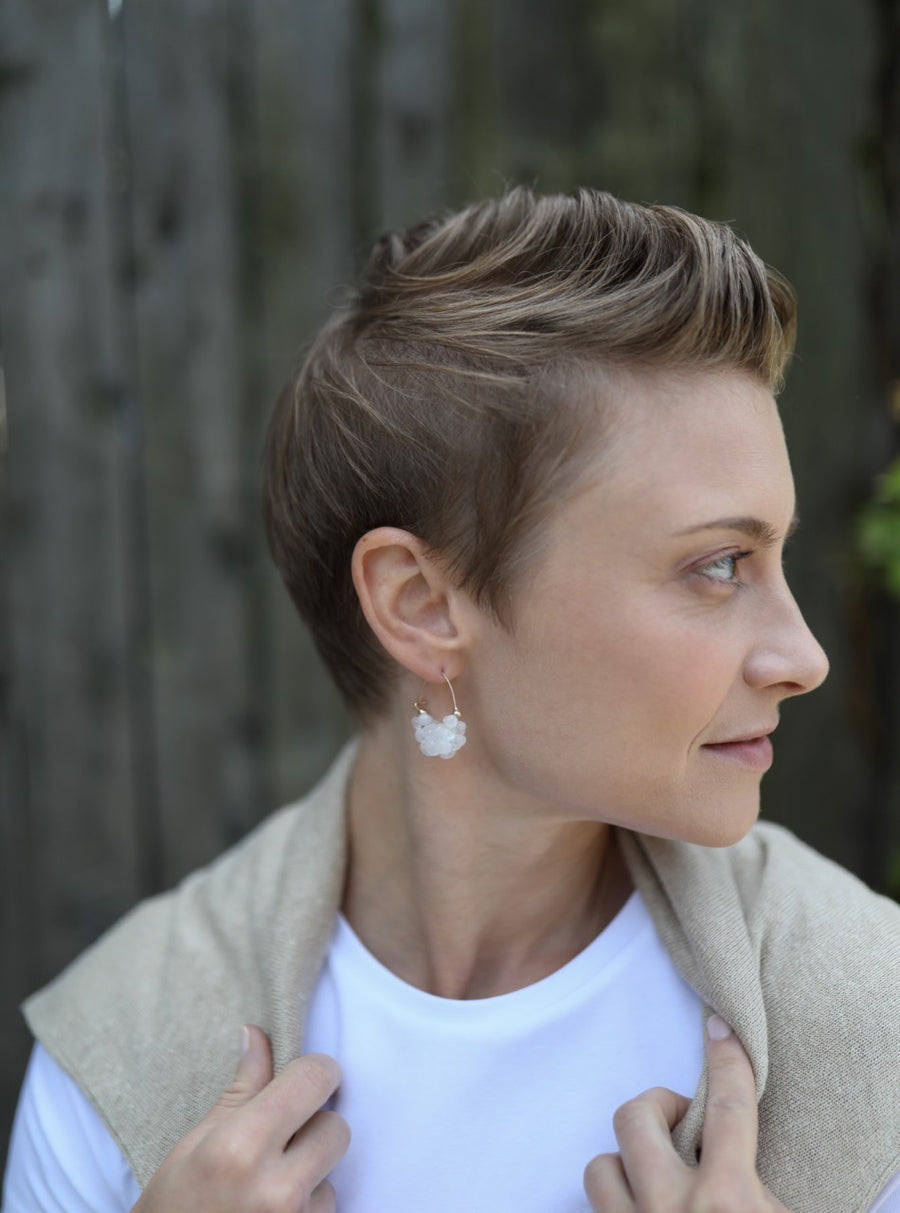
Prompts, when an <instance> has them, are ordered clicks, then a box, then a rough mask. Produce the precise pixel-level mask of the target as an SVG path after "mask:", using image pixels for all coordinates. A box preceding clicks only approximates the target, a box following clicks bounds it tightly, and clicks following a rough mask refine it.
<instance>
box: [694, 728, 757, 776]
mask: <svg viewBox="0 0 900 1213" xmlns="http://www.w3.org/2000/svg"><path fill="white" fill-rule="evenodd" d="M771 732H772V729H766V730H765V731H760V732H759V733H756V734H754V735H747V736H744V737H737V738H735V739H734V740H732V741H714V742H707V743H706V745H704V746H703V749H704V750H707V751H708V752H709V753H710V754H713V755H715V756H716V757H718V758H724V759H727V760H729V761H731V762H736V763H739V764H740V765H741V766H744V767H748V768H749V769H750V770H753V771H768V769H769V767H770V766H771V765H772V760H773V758H774V754H773V751H772V742H771V740H770V739H769V736H768V734H769V733H771Z"/></svg>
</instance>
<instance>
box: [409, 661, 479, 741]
mask: <svg viewBox="0 0 900 1213" xmlns="http://www.w3.org/2000/svg"><path fill="white" fill-rule="evenodd" d="M441 678H443V680H444V682H446V684H447V686H448V687H449V688H450V698H451V699H452V700H453V713H452V715H447V716H445V717H444V719H443V720H435V719H434V717H433V716H430V715H429V714H428V712H427V711H426V708H427V707H428V701H427V699H423V698H422V691H424V690H425V683H424V682H423V683H422V691H420V692H419V698H418V699H417V700H416V702H415V703H414V704H413V707H414V708H415V709H416V713H417V714H416V715H415V716H413V718H412V721H411V724H412V727H413V732H414V733H415V735H416V741H417V742H418V743H419V749H420V750H421V751H422V753H423V754H424V755H425V757H426V758H452V757H453V755H454V754H455V753H456V752H457V750H461V749H462V748H463V746H464V745H465V744H466V722H465V721H464V720H463V718H462V717H461V716H460V714H459V708H458V707H457V706H456V696H455V695H454V693H453V684H452V683H451V681H450V679H449V678H448V677H447V675H446V674H445V673H444V671H443V670H441Z"/></svg>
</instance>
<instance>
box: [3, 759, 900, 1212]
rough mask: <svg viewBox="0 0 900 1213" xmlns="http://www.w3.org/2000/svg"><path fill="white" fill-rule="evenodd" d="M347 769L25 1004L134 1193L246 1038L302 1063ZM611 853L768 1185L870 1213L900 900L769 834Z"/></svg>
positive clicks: (897, 1068) (891, 1102)
mask: <svg viewBox="0 0 900 1213" xmlns="http://www.w3.org/2000/svg"><path fill="white" fill-rule="evenodd" d="M351 761H352V749H349V748H348V750H346V751H345V752H344V753H343V754H342V755H341V757H340V758H339V759H338V761H337V762H336V763H335V765H334V767H333V768H332V770H331V771H330V772H329V774H328V776H327V777H326V778H325V780H324V781H323V782H322V783H321V784H320V785H319V787H318V788H317V789H315V791H313V792H312V793H311V795H310V796H309V797H307V799H306V800H304V801H302V802H300V803H299V804H297V805H294V806H291V807H289V808H287V809H283V810H282V811H281V812H280V813H278V814H276V815H275V816H274V817H272V818H270V819H269V820H268V821H267V822H265V823H264V824H263V825H262V826H261V827H259V828H258V829H257V830H256V831H255V832H254V833H252V834H251V835H250V836H249V837H248V838H246V839H245V840H244V841H243V842H242V843H241V844H240V845H238V846H237V847H235V848H233V849H232V850H230V851H229V852H227V853H226V854H225V855H224V856H222V857H221V858H220V859H219V860H217V861H216V862H215V863H214V864H212V865H211V866H210V867H209V868H206V869H204V870H202V871H200V872H197V873H195V874H194V875H193V876H191V877H190V878H189V879H188V880H186V881H185V882H184V883H183V884H182V885H181V886H179V888H177V889H175V890H174V891H173V892H171V893H167V894H165V895H163V896H161V897H157V898H154V899H152V900H151V901H148V902H145V903H144V904H143V905H140V906H138V907H137V909H135V910H134V911H133V912H132V913H131V914H129V915H128V916H127V917H126V918H124V919H123V920H122V921H121V922H120V923H119V924H118V925H117V926H115V927H114V928H113V929H112V930H111V931H110V932H109V933H108V934H107V935H106V936H105V937H104V938H103V939H101V940H100V942H99V943H97V944H96V945H95V946H94V947H93V948H91V949H90V950H89V951H88V952H86V953H85V954H84V955H83V956H81V957H80V958H79V959H78V960H77V961H76V962H75V963H74V964H73V965H71V966H70V967H69V968H68V969H67V970H66V971H65V972H64V973H63V974H62V975H61V976H60V977H58V978H57V979H56V980H55V981H54V982H53V983H52V984H51V985H49V986H47V987H46V988H45V989H44V990H42V991H41V992H39V993H38V994H36V995H34V996H33V997H32V998H31V999H30V1000H29V1001H28V1002H27V1003H26V1004H25V1014H26V1018H27V1020H28V1023H29V1025H30V1027H31V1029H32V1031H33V1032H34V1034H35V1036H36V1037H37V1038H38V1039H39V1040H41V1041H42V1043H43V1044H44V1045H45V1047H46V1048H47V1049H48V1050H49V1051H50V1053H51V1054H52V1055H53V1056H54V1057H55V1058H56V1059H57V1061H59V1062H60V1063H61V1065H62V1066H63V1067H64V1068H65V1069H66V1070H67V1071H68V1072H69V1073H70V1074H71V1075H72V1076H73V1077H74V1079H75V1080H76V1082H78V1084H79V1085H80V1086H81V1088H82V1090H83V1091H84V1092H85V1093H86V1094H87V1095H88V1097H89V1098H90V1099H91V1100H92V1101H93V1103H94V1104H95V1105H96V1107H97V1109H98V1110H99V1112H100V1114H101V1115H102V1117H103V1119H104V1121H105V1122H106V1124H107V1125H108V1126H109V1128H110V1130H111V1131H112V1133H113V1135H114V1136H115V1138H116V1140H117V1141H118V1142H119V1144H120V1145H121V1147H122V1149H123V1150H124V1152H125V1154H126V1156H127V1158H128V1159H129V1161H130V1163H131V1165H132V1167H133V1169H134V1172H135V1174H136V1176H137V1178H138V1181H139V1182H140V1183H141V1184H146V1183H147V1181H148V1180H149V1178H150V1176H151V1175H152V1174H153V1172H154V1171H155V1170H156V1168H157V1167H158V1166H159V1164H160V1162H161V1161H162V1159H163V1158H164V1157H165V1155H166V1154H167V1152H168V1151H169V1149H170V1148H171V1147H172V1146H173V1145H174V1143H175V1142H176V1141H178V1140H179V1138H181V1137H182V1136H183V1135H184V1133H185V1132H186V1131H187V1130H188V1129H190V1128H191V1127H192V1126H193V1125H194V1124H196V1123H197V1121H198V1120H200V1119H201V1117H202V1116H203V1115H204V1114H205V1113H206V1111H207V1110H208V1109H209V1107H210V1106H211V1105H212V1104H213V1103H214V1102H215V1100H216V1099H217V1097H218V1095H219V1093H220V1091H221V1090H222V1089H223V1088H224V1087H225V1086H227V1084H228V1082H229V1081H230V1079H231V1075H232V1073H233V1070H234V1065H235V1062H236V1055H237V1042H238V1031H239V1027H240V1025H241V1024H243V1023H247V1022H250V1023H257V1024H260V1025H261V1026H262V1027H263V1028H265V1029H266V1031H267V1032H269V1034H270V1035H271V1038H272V1043H273V1047H274V1052H275V1060H276V1066H277V1067H279V1068H280V1067H281V1066H283V1065H284V1064H285V1062H286V1061H288V1060H289V1059H290V1058H291V1057H292V1056H294V1055H295V1054H296V1052H297V1050H298V1046H299V1042H300V1041H301V1039H302V1032H303V1022H304V1017H305V1010H306V1006H307V1003H308V1000H309V997H310V994H311V991H312V989H313V985H314V983H315V980H316V976H317V973H318V970H319V968H320V965H321V963H322V959H323V956H324V954H325V950H326V948H327V945H328V940H329V937H330V934H331V930H332V926H333V922H334V917H335V914H336V912H337V909H338V905H339V901H340V897H341V891H342V886H343V880H344V867H345V862H346V837H345V822H344V791H345V787H346V780H347V774H348V770H349V766H350V763H351ZM621 842H622V847H623V850H624V853H625V857H626V860H627V863H628V866H629V869H630V871H631V874H632V877H633V879H634V882H635V884H636V886H637V887H638V889H639V890H640V892H641V894H642V896H643V897H644V900H645V901H646V904H647V906H648V908H649V910H650V913H651V914H652V916H653V919H654V921H655V923H656V926H657V928H658V930H659V932H660V934H661V936H662V939H663V941H664V942H665V944H666V947H667V948H668V949H669V951H670V953H671V955H672V956H673V958H674V960H675V962H676V964H677V965H678V967H679V969H680V970H681V972H682V973H683V975H684V976H685V977H686V978H687V980H688V981H689V982H690V983H691V985H692V986H693V987H694V988H695V989H696V990H697V991H698V992H699V993H700V995H701V996H702V998H703V999H704V1001H705V1003H706V1004H707V1005H708V1006H709V1007H710V1008H713V1009H715V1010H716V1011H718V1012H719V1013H720V1014H722V1015H723V1016H724V1017H725V1018H726V1019H727V1020H728V1021H729V1022H730V1023H731V1024H732V1025H733V1026H734V1028H735V1029H736V1031H737V1032H738V1034H739V1036H740V1038H741V1040H742V1041H743V1042H744V1045H745V1047H746V1049H747V1050H748V1052H749V1054H750V1057H751V1059H752V1062H753V1067H754V1071H755V1074H756V1087H757V1092H758V1096H759V1108H760V1148H759V1160H758V1163H759V1170H760V1174H761V1176H762V1178H763V1180H764V1181H765V1182H766V1183H767V1184H768V1185H769V1187H770V1188H771V1189H772V1190H773V1191H774V1192H775V1193H776V1194H777V1196H778V1197H779V1198H780V1199H781V1200H782V1201H783V1202H784V1203H785V1204H786V1205H787V1206H788V1207H789V1208H790V1209H792V1210H795V1211H796V1213H857V1211H860V1213H861V1211H862V1210H865V1209H866V1208H867V1207H868V1205H869V1203H870V1202H871V1201H872V1199H873V1198H874V1196H875V1195H876V1194H877V1192H878V1191H879V1190H880V1188H881V1187H882V1186H883V1184H884V1183H885V1182H886V1181H887V1179H888V1178H889V1177H890V1176H891V1175H892V1174H893V1173H894V1172H895V1171H896V1170H898V1169H900V906H897V905H895V904H894V903H893V902H889V901H887V900H886V899H884V898H879V897H876V896H875V895H874V894H872V893H871V892H869V891H868V890H867V889H866V888H865V887H864V886H863V885H861V884H860V883H859V882H858V881H857V880H855V879H854V878H853V877H852V876H850V875H848V874H847V873H846V872H844V871H842V870H841V869H840V868H838V867H836V866H835V865H833V864H831V863H830V862H828V861H827V860H825V859H823V858H821V857H820V856H818V855H816V854H815V853H814V852H813V851H811V850H809V849H808V848H807V847H805V846H804V845H803V844H802V843H800V842H798V841H797V840H796V839H795V838H793V837H792V836H791V835H790V834H788V833H787V832H786V831H784V830H781V829H779V828H777V827H775V826H772V825H759V826H757V827H756V828H755V829H754V830H753V831H752V832H751V833H750V835H749V836H748V837H747V838H746V839H744V841H743V842H741V843H739V844H738V845H737V846H734V847H729V848H727V849H725V850H709V849H706V848H703V847H697V846H692V845H690V844H685V843H674V842H665V841H662V840H659V839H653V838H647V837H643V836H638V835H633V834H628V833H624V832H623V833H622V834H621ZM665 1013H666V1009H665V1007H660V1008H659V1014H660V1015H665ZM704 1098H705V1078H704V1079H703V1080H701V1084H700V1089H699V1090H698V1091H697V1093H696V1096H695V1099H694V1101H693V1103H692V1105H691V1108H690V1111H689V1112H688V1115H687V1117H686V1119H685V1121H684V1122H683V1123H682V1125H681V1126H680V1127H679V1129H678V1130H677V1131H676V1135H675V1140H676V1145H677V1146H678V1149H679V1151H680V1152H681V1154H682V1157H683V1158H685V1159H686V1160H690V1159H692V1158H694V1157H695V1151H696V1147H697V1144H698V1141H699V1135H700V1130H701V1127H702V1120H703V1106H704ZM585 1161H587V1160H585Z"/></svg>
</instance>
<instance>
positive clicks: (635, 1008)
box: [3, 894, 900, 1213]
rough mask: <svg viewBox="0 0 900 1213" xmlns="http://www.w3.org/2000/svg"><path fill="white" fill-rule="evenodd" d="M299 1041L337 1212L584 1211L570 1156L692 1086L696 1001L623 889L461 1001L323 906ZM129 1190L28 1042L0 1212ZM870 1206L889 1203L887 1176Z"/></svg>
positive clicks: (122, 1201)
mask: <svg viewBox="0 0 900 1213" xmlns="http://www.w3.org/2000/svg"><path fill="white" fill-rule="evenodd" d="M303 1049H304V1051H306V1052H312V1051H315V1052H323V1053H328V1054H330V1055H331V1056H333V1057H336V1058H337V1059H338V1060H339V1061H340V1063H341V1066H342V1068H343V1071H344V1081H343V1083H342V1085H341V1088H340V1090H339V1092H338V1094H337V1097H336V1100H335V1106H336V1107H337V1109H338V1110H339V1111H340V1112H341V1113H342V1115H344V1116H345V1117H346V1119H347V1121H348V1123H349V1124H350V1127H351V1130H352V1133H353V1140H352V1142H351V1146H350V1149H349V1151H348V1153H347V1155H346V1156H345V1158H344V1159H343V1160H342V1161H341V1163H339V1164H338V1166H337V1168H336V1169H335V1171H334V1172H333V1174H332V1176H331V1178H332V1182H333V1183H334V1185H335V1188H336V1190H337V1194H338V1209H339V1210H340V1213H384V1210H385V1209H391V1210H392V1211H394V1213H421V1211H422V1210H423V1209H427V1210H428V1211H429V1213H451V1211H452V1213H459V1210H460V1209H465V1210H467V1213H482V1211H483V1213H497V1211H498V1210H503V1211H505V1210H508V1209H515V1210H516V1211H517V1213H588V1210H589V1206H588V1203H587V1200H586V1198H585V1196H584V1193H583V1189H582V1185H581V1179H582V1172H583V1170H584V1167H585V1165H586V1163H587V1162H588V1161H589V1160H590V1159H591V1158H592V1157H593V1156H594V1155H595V1154H598V1153H601V1152H605V1151H609V1150H615V1149H616V1144H615V1137H614V1134H613V1131H612V1114H613V1112H614V1111H615V1109H616V1108H617V1107H618V1106H619V1105H620V1104H621V1103H623V1102H624V1101H625V1100H626V1099H629V1098H631V1097H632V1096H634V1095H636V1094H637V1093H638V1092H640V1091H642V1090H645V1089H646V1088H648V1087H651V1086H658V1085H659V1086H668V1087H672V1088H673V1089H674V1090H678V1091H682V1092H684V1093H686V1094H690V1093H691V1092H693V1090H694V1088H695V1086H696V1082H697V1078H698V1075H699V1072H700V1067H701V1065H702V1060H703V1035H702V1026H701V1005H700V1000H699V999H698V997H697V995H696V994H695V992H694V991H693V990H692V989H691V988H690V987H689V986H688V985H687V984H686V983H685V982H684V980H683V979H682V978H681V976H680V975H679V974H678V972H677V970H676V969H675V967H674V965H673V964H672V962H671V960H670V959H669V957H668V954H667V953H666V951H665V949H664V948H663V946H662V944H661V942H660V940H659V937H658V936H657V934H656V931H655V929H654V927H653V925H652V922H651V920H650V917H649V915H648V913H647V911H646V909H645V907H644V905H643V902H642V901H641V899H640V897H639V896H638V895H637V894H633V895H632V896H631V898H630V899H629V901H628V902H627V904H626V905H625V906H624V907H623V909H622V911H621V912H620V913H619V914H618V916H617V917H616V919H615V920H614V921H613V922H612V923H611V924H610V925H609V926H608V927H607V928H606V930H605V931H603V932H602V934H601V935H600V936H598V938H597V939H596V940H594V942H593V943H591V944H590V945H589V946H588V947H587V948H586V949H585V950H584V951H583V952H582V953H580V954H579V955H578V956H576V957H575V958H574V959H573V960H572V961H570V962H569V963H568V964H567V965H565V966H564V967H563V968H562V969H560V970H558V971H557V972H556V973H553V974H551V975H550V976H549V977H546V978H544V979H543V980H542V981H539V982H536V983H535V984H533V985H530V986H527V987H525V989H522V990H516V991H514V992H512V993H510V994H504V995H501V996H499V997H496V998H485V999H476V1000H470V1001H457V1000H453V999H442V998H436V997H435V996H434V995H431V994H427V993H425V992H423V991H422V990H417V989H415V988H414V987H412V986H409V985H407V984H406V983H405V982H403V981H401V980H400V979H399V978H398V977H396V976H395V975H394V974H393V973H391V972H390V971H389V970H387V969H385V968H384V966H383V965H381V964H380V963H379V962H378V961H377V960H376V959H375V958H374V957H373V956H372V955H371V954H370V953H369V952H368V951H367V950H366V949H365V947H364V946H363V945H362V944H361V943H360V941H359V939H358V938H357V937H356V935H355V934H354V933H353V931H352V930H351V928H350V927H349V925H348V924H347V923H346V921H344V919H343V918H341V919H339V920H338V922H337V924H336V927H335V931H334V936H333V940H332V945H331V948H330V951H329V954H328V958H327V961H326V965H325V968H324V969H323V972H322V975H321V977H320V980H319V982H318V984H317V986H316V989H315V992H314V996H313V1001H312V1006H311V1009H310V1015H309V1018H308V1023H307V1031H306V1036H305V1039H304V1041H303ZM834 1161H835V1165H839V1161H838V1160H834ZM139 1194H140V1189H139V1187H138V1185H137V1183H136V1181H135V1179H134V1176H133V1175H132V1173H131V1171H130V1169H129V1167H128V1164H127V1163H126V1161H125V1160H124V1158H123V1157H122V1154H121V1152H120V1151H119V1149H118V1147H117V1145H116V1143H115V1141H114V1140H113V1139H112V1137H111V1136H110V1134H109V1131H108V1130H107V1129H106V1127H105V1126H104V1125H103V1122H102V1121H101V1120H100V1118H99V1116H98V1114H97V1113H96V1111H95V1110H94V1109H93V1107H92V1106H91V1105H90V1104H89V1102H88V1101H87V1100H86V1098H85V1097H84V1095H83V1094H82V1093H81V1091H80V1090H79V1088H78V1087H77V1086H76V1085H75V1083H74V1082H73V1081H72V1080H71V1079H70V1078H69V1077H68V1076H67V1075H66V1074H65V1073H64V1072H63V1071H62V1070H61V1069H60V1068H59V1067H58V1066H57V1065H56V1063H55V1062H54V1061H53V1060H52V1059H51V1058H50V1057H49V1056H48V1055H47V1054H46V1053H45V1052H44V1051H43V1050H42V1049H41V1048H40V1046H38V1047H36V1049H35V1052H34V1056H33V1058H32V1062H31V1065H30V1067H29V1072H28V1075H27V1077H26V1082H25V1086H24V1088H23V1094H22V1099H21V1101H20V1106H19V1110H18V1113H17V1116H16V1122H15V1125H14V1130H13V1141H12V1146H11V1151H10V1160H9V1166H8V1170H7V1177H6V1186H5V1196H4V1204H3V1213H123V1211H124V1210H129V1209H131V1207H132V1205H133V1204H134V1203H135V1201H136V1200H137V1199H138V1196H139ZM870 1213H900V1177H895V1180H894V1181H893V1182H892V1183H891V1184H890V1185H889V1190H888V1189H886V1190H885V1192H883V1193H882V1196H881V1197H880V1198H879V1200H878V1201H876V1203H875V1205H873V1206H872V1209H871V1210H870Z"/></svg>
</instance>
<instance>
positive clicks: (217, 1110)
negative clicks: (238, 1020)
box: [207, 1024, 272, 1123]
mask: <svg viewBox="0 0 900 1213" xmlns="http://www.w3.org/2000/svg"><path fill="white" fill-rule="evenodd" d="M271 1081H272V1047H271V1045H270V1044H269V1038H268V1036H266V1034H265V1032H264V1031H263V1030H262V1028H257V1027H256V1026H255V1025H253V1024H245V1025H244V1027H243V1028H242V1029H241V1055H240V1058H239V1059H238V1064H237V1069H236V1070H235V1072H234V1078H233V1079H232V1080H231V1083H230V1085H229V1086H228V1087H227V1088H226V1089H225V1090H224V1091H223V1092H222V1094H221V1095H220V1096H219V1099H218V1101H217V1102H216V1104H215V1105H214V1107H213V1108H212V1111H211V1112H210V1113H209V1116H208V1117H207V1123H209V1122H210V1121H211V1122H213V1123H217V1122H219V1121H221V1120H224V1119H225V1118H226V1117H227V1116H228V1114H229V1113H230V1112H232V1111H233V1110H234V1109H235V1108H240V1107H243V1106H244V1104H247V1103H249V1102H250V1100H251V1099H253V1098H254V1097H255V1096H256V1095H258V1094H259V1092H260V1091H262V1090H263V1088H264V1087H265V1086H266V1085H267V1084H268V1083H270V1082H271Z"/></svg>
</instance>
